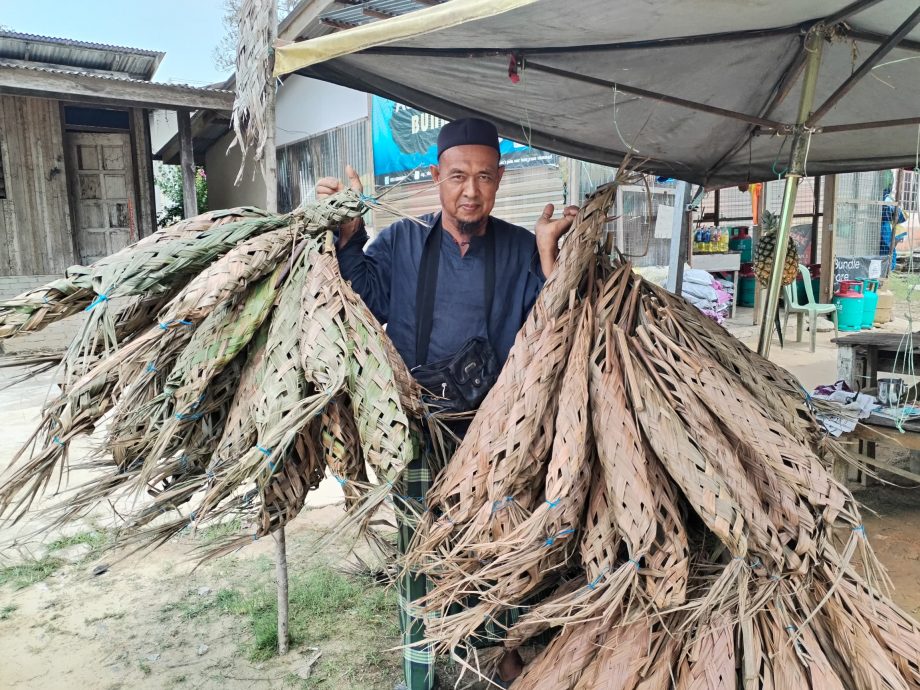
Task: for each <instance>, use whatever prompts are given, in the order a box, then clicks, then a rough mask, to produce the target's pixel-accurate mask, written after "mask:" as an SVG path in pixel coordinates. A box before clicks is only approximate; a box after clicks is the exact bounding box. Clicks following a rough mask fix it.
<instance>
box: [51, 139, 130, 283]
mask: <svg viewBox="0 0 920 690" xmlns="http://www.w3.org/2000/svg"><path fill="white" fill-rule="evenodd" d="M67 153H68V159H69V164H70V179H71V187H72V190H71V194H72V198H73V200H74V212H75V214H76V222H75V223H74V226H75V228H74V229H75V233H76V240H77V242H76V244H77V252H78V253H79V255H80V263H82V264H83V265H87V264H91V263H93V262H94V261H97V260H98V259H101V258H102V257H103V256H108V255H109V254H112V253H113V252H116V251H118V250H119V249H122V248H123V247H126V246H127V245H129V244H131V243H132V242H134V241H135V240H136V239H137V232H136V228H137V223H136V219H135V215H134V211H135V208H136V203H135V195H134V164H133V161H132V158H131V140H130V137H129V135H128V133H127V132H124V133H122V132H114V133H110V132H107V133H99V132H69V133H68V137H67Z"/></svg>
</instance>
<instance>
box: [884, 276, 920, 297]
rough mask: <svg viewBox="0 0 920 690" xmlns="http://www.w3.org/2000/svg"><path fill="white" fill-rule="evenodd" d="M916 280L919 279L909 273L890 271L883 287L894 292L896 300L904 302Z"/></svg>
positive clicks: (916, 282)
mask: <svg viewBox="0 0 920 690" xmlns="http://www.w3.org/2000/svg"><path fill="white" fill-rule="evenodd" d="M918 280H920V279H918V278H917V277H916V276H913V275H911V274H909V273H892V274H891V276H890V277H889V278H888V282H887V283H886V284H885V287H887V288H888V289H889V290H891V291H892V292H893V293H894V299H895V301H896V302H904V301H906V300H907V298H908V297H909V296H910V294H911V290H913V287H914V285H917V284H918Z"/></svg>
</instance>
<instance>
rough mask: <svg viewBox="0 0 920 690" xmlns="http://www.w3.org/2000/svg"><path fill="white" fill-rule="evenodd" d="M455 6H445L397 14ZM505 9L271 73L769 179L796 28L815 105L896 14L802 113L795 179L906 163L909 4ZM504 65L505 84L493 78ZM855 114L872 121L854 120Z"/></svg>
mask: <svg viewBox="0 0 920 690" xmlns="http://www.w3.org/2000/svg"><path fill="white" fill-rule="evenodd" d="M395 2H396V3H397V4H401V5H403V6H405V5H407V4H408V5H409V6H412V4H411V3H407V2H405V0H395ZM385 4H386V0H382V2H377V3H376V6H379V7H381V8H384V5H385ZM465 4H467V2H466V0H460V1H459V2H458V1H457V0H454V2H449V3H446V4H444V5H442V6H440V7H436V8H432V9H430V10H421V11H419V12H414V13H412V15H424V14H425V13H428V12H432V11H442V12H444V10H446V9H448V8H450V7H451V6H460V7H461V8H462V6H463V5H465ZM487 4H488V3H487ZM513 4H514V3H512V5H513ZM521 4H523V6H518V7H517V8H516V9H511V10H509V11H506V12H504V13H501V14H497V15H493V16H488V17H485V18H482V19H475V20H471V21H466V22H465V23H462V24H459V25H455V26H449V27H448V28H444V29H442V30H438V31H432V32H429V33H424V34H421V35H417V36H415V37H412V38H404V39H401V40H397V41H395V42H389V43H387V44H386V45H377V46H374V47H370V48H366V49H365V50H363V51H361V52H359V53H354V54H347V55H342V56H340V57H335V58H333V59H331V60H328V61H325V62H321V63H315V64H312V65H309V66H303V67H299V66H298V57H299V56H298V46H297V45H296V44H295V45H293V46H288V47H286V48H282V49H280V50H279V51H278V52H279V62H280V60H281V56H282V55H283V56H284V64H285V65H286V66H285V68H284V69H285V70H286V71H295V70H296V71H297V72H298V73H299V74H303V75H305V76H310V77H314V78H318V79H323V80H327V81H332V82H335V83H337V84H342V85H345V86H350V87H352V88H355V89H359V90H362V91H368V92H370V93H375V94H378V95H382V96H386V97H388V98H392V99H394V100H398V101H401V102H404V103H407V104H409V105H412V106H414V107H417V108H420V109H423V110H426V111H429V112H432V113H434V114H436V115H440V116H442V117H446V118H456V117H460V116H464V115H471V114H477V115H481V116H484V117H488V118H489V119H491V120H493V121H494V122H496V123H497V124H498V126H499V129H500V131H501V133H502V134H503V135H504V136H507V137H509V138H512V139H517V140H524V141H527V142H530V143H532V144H533V145H534V146H538V147H540V148H544V149H547V150H550V151H554V152H556V153H560V154H564V155H569V156H573V157H577V158H580V159H583V160H588V161H593V162H597V163H603V164H608V165H615V164H617V163H619V162H620V160H622V158H623V154H624V153H625V152H626V151H627V150H629V149H630V148H633V149H637V150H638V152H639V153H638V158H639V159H643V160H644V159H648V160H647V162H646V163H645V168H646V169H647V170H648V171H649V172H654V173H656V174H663V175H669V176H673V177H677V178H679V179H681V180H687V181H690V182H698V183H703V184H707V185H726V184H736V183H739V182H744V181H755V180H764V179H776V178H777V177H778V175H779V173H781V172H782V171H783V169H784V168H785V167H786V165H787V159H788V155H789V141H788V138H789V137H790V136H791V133H792V128H793V125H794V124H795V115H796V108H797V101H798V94H799V91H800V89H801V82H802V79H803V66H804V63H805V57H806V55H807V52H806V50H805V37H806V34H807V30H808V29H809V28H810V27H812V26H814V25H816V24H818V23H824V24H826V25H828V26H831V27H833V34H832V36H831V37H830V38H829V39H828V40H827V42H826V43H825V46H824V54H823V57H822V60H821V66H820V71H819V74H818V81H817V90H816V94H815V102H816V104H818V105H820V104H822V103H824V102H825V101H826V100H827V99H828V98H829V97H830V96H831V95H832V94H834V92H835V91H837V89H838V88H839V87H840V86H841V85H843V84H844V83H845V82H847V80H848V79H849V78H850V76H851V75H852V74H853V73H854V70H855V69H856V68H857V67H859V66H860V64H861V63H863V61H865V59H866V58H867V57H869V56H870V55H871V54H872V53H873V51H875V50H876V49H877V48H878V47H879V45H880V44H882V43H884V42H885V41H886V40H887V39H888V37H889V36H891V35H892V34H894V33H895V32H896V30H897V29H898V27H899V26H900V25H902V23H904V22H905V20H908V19H910V24H909V27H908V29H907V31H906V32H905V36H904V37H903V39H902V40H900V42H899V44H898V45H897V47H895V48H894V49H892V50H891V51H890V52H888V53H887V54H885V55H883V56H880V57H879V59H878V60H877V64H873V65H870V67H871V69H869V70H867V75H866V76H864V77H863V78H861V79H857V80H855V81H854V82H853V84H852V88H849V89H848V90H847V91H846V93H845V94H844V95H843V97H842V98H840V99H839V100H838V101H837V102H836V103H834V104H833V106H832V107H830V108H829V109H828V110H827V111H826V112H821V117H820V118H817V119H816V120H814V121H812V122H811V123H810V124H812V125H814V126H815V131H814V136H813V137H811V142H810V147H809V153H808V162H807V166H808V172H809V173H810V174H824V173H834V172H844V171H846V172H851V171H858V170H870V169H879V168H885V167H898V166H908V165H909V166H911V167H913V165H914V162H915V151H916V140H917V125H918V123H920V89H918V88H917V87H918V86H920V29H917V28H915V27H916V24H917V22H918V20H920V11H918V7H917V3H916V1H915V0H862V1H860V2H855V3H847V2H844V1H843V0H812V1H811V2H801V1H800V0H774V1H773V2H770V3H763V2H753V1H745V2H739V1H738V0H681V1H680V2H678V1H676V0H645V1H644V2H641V3H620V2H611V1H610V0H578V1H577V2H560V1H559V0H537V1H536V2H530V3H517V5H521ZM384 9H385V8H384ZM349 11H352V12H355V11H356V12H358V13H359V14H360V13H361V8H347V9H345V10H339V11H338V12H333V13H331V14H330V15H328V16H329V17H330V18H331V19H330V21H331V22H335V21H336V18H337V17H338V16H341V15H342V13H347V12H349ZM455 11H456V10H455ZM412 15H406V16H404V17H399V18H398V19H397V20H386V21H384V22H378V26H379V28H380V29H383V28H384V27H383V25H384V24H392V23H393V22H394V21H396V22H398V21H400V20H404V19H408V18H409V17H410V16H412ZM365 18H366V19H368V17H367V16H366V15H365ZM342 25H346V26H347V25H348V24H347V23H343V24H342ZM345 33H351V32H343V34H342V35H341V36H343V37H344V34H345ZM338 37H339V36H337V35H332V36H331V37H327V38H325V39H317V40H314V41H312V42H308V43H317V41H327V40H328V39H330V38H331V39H336V38H338ZM305 45H306V44H305ZM512 56H513V57H512ZM420 58H422V59H420ZM311 59H316V58H315V56H314V57H313V58H311ZM512 60H514V67H515V69H516V70H517V73H518V75H519V77H520V79H519V81H517V83H514V82H513V81H512V79H511V78H509V62H510V61H512ZM300 62H301V64H302V63H303V62H306V60H302V61H300ZM292 68H293V69H292ZM879 121H887V122H885V123H884V124H879ZM867 123H874V124H873V125H872V128H868V129H867V128H865V127H866V124H867ZM878 127H883V131H884V136H883V137H879V136H878V133H877V132H876V131H874V130H875V129H876V128H878Z"/></svg>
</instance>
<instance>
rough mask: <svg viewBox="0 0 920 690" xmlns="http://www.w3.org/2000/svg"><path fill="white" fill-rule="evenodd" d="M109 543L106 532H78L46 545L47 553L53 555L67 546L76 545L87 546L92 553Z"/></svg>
mask: <svg viewBox="0 0 920 690" xmlns="http://www.w3.org/2000/svg"><path fill="white" fill-rule="evenodd" d="M109 541H110V537H109V535H108V533H106V532H97V531H87V532H79V533H77V534H71V535H70V536H67V537H61V538H60V539H55V540H54V541H53V542H51V543H50V544H48V551H49V552H51V553H54V552H55V551H61V550H62V549H66V548H67V547H69V546H75V545H77V544H87V545H88V546H89V547H90V548H91V549H92V550H93V551H99V550H100V549H101V548H103V547H104V546H106V545H107V544H108V543H109Z"/></svg>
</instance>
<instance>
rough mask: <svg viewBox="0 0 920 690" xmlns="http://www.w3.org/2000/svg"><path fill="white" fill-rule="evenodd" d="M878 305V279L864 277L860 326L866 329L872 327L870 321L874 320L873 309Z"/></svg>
mask: <svg viewBox="0 0 920 690" xmlns="http://www.w3.org/2000/svg"><path fill="white" fill-rule="evenodd" d="M877 307H878V280H876V279H875V278H866V279H865V280H864V281H863V311H862V328H863V330H868V329H870V328H872V322H873V321H875V310H876V308H877Z"/></svg>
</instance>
